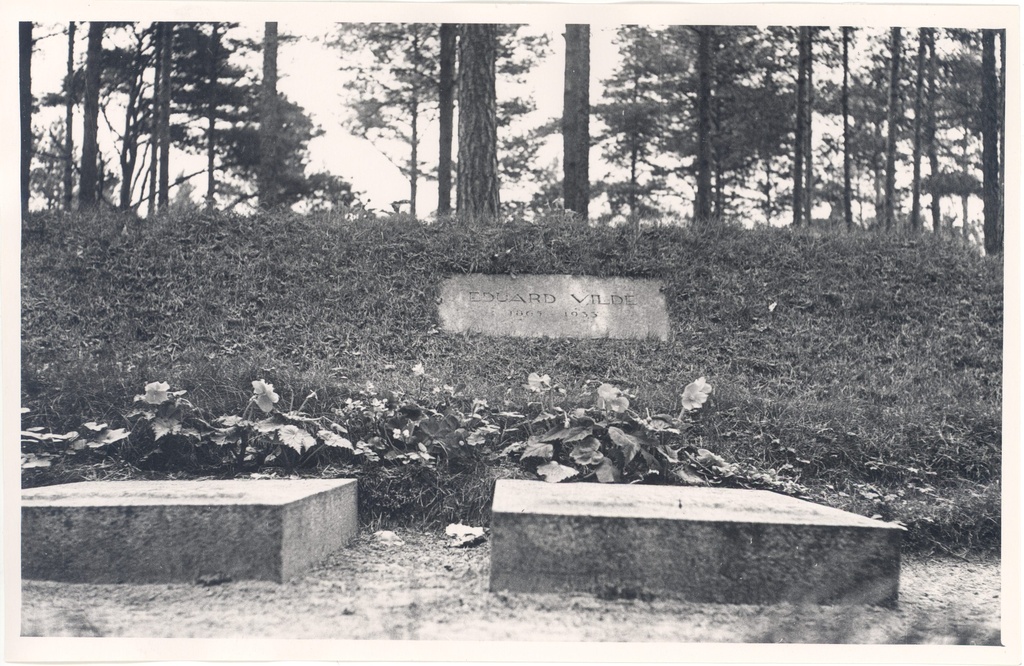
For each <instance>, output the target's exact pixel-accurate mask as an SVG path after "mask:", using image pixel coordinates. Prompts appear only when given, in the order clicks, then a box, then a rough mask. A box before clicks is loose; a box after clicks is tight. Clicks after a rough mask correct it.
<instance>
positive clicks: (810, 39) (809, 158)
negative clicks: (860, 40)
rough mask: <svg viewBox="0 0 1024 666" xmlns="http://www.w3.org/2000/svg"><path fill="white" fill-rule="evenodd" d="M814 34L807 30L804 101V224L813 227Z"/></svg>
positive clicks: (811, 29)
mask: <svg viewBox="0 0 1024 666" xmlns="http://www.w3.org/2000/svg"><path fill="white" fill-rule="evenodd" d="M814 33H815V28H812V27H808V28H807V37H806V39H807V45H806V47H805V49H806V56H807V58H806V60H805V61H804V67H805V68H806V70H807V71H806V73H805V74H804V78H805V79H806V88H805V93H804V94H805V101H804V114H806V118H804V138H803V141H804V160H805V161H806V164H804V224H805V225H807V226H808V227H810V226H811V209H812V208H813V206H814Z"/></svg>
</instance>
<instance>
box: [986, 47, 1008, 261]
mask: <svg viewBox="0 0 1024 666" xmlns="http://www.w3.org/2000/svg"><path fill="white" fill-rule="evenodd" d="M996 32H997V31H996V30H991V29H985V30H982V32H981V137H982V158H981V161H982V172H983V174H984V180H983V183H982V185H983V188H984V190H983V192H984V202H985V224H984V234H985V252H986V253H987V254H999V253H1001V252H1002V251H1003V220H1002V213H1003V211H1002V209H1001V206H1000V194H999V188H1000V185H1001V184H1000V182H999V181H1000V178H999V172H1000V165H999V106H1000V103H1001V99H1000V97H1001V96H1000V94H999V77H998V74H997V73H996V52H995V37H996Z"/></svg>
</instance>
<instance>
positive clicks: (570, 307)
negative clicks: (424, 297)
mask: <svg viewBox="0 0 1024 666" xmlns="http://www.w3.org/2000/svg"><path fill="white" fill-rule="evenodd" d="M661 288H662V285H661V283H660V282H658V281H657V280H640V279H634V278H596V277H587V276H572V275H517V276H511V275H478V274H474V275H460V276H456V277H450V278H448V279H447V280H445V281H444V282H443V283H442V284H441V300H440V303H439V305H438V317H439V318H440V320H441V326H442V328H444V330H446V331H451V332H456V333H462V332H471V333H484V334H486V335H505V336H514V337H543V336H548V337H552V338H626V339H631V340H645V339H648V338H653V339H657V340H667V339H668V334H669V325H668V314H667V312H666V310H665V296H664V295H663V294H662V293H661Z"/></svg>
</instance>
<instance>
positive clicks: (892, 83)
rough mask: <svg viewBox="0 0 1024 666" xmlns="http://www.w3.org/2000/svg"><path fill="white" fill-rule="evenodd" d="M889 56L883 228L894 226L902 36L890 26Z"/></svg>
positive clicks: (898, 29)
mask: <svg viewBox="0 0 1024 666" xmlns="http://www.w3.org/2000/svg"><path fill="white" fill-rule="evenodd" d="M889 45H890V50H891V54H892V55H891V56H890V60H889V106H888V112H887V116H888V117H887V124H888V127H887V129H886V139H885V198H884V211H883V214H884V216H885V229H886V231H889V230H891V229H892V228H893V227H895V226H896V138H897V131H898V125H899V118H900V113H899V100H900V98H899V80H900V79H899V77H900V55H901V53H902V50H903V38H902V33H901V31H900V28H892V29H891V30H890V32H889Z"/></svg>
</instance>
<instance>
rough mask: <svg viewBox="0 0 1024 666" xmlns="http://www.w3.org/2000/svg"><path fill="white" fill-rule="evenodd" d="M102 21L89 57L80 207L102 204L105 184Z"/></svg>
mask: <svg viewBox="0 0 1024 666" xmlns="http://www.w3.org/2000/svg"><path fill="white" fill-rule="evenodd" d="M104 28H105V26H104V24H103V22H102V21H92V22H90V23H89V41H88V46H87V48H86V55H85V100H84V106H85V108H84V110H83V124H84V130H83V136H82V165H81V170H80V173H81V175H80V177H79V184H78V206H79V208H82V209H88V208H93V207H95V206H96V205H97V203H99V200H100V197H101V191H102V190H101V185H100V182H99V180H100V174H99V145H98V143H97V132H98V130H99V114H100V75H101V72H102V69H103V60H102V51H103V32H104Z"/></svg>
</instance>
